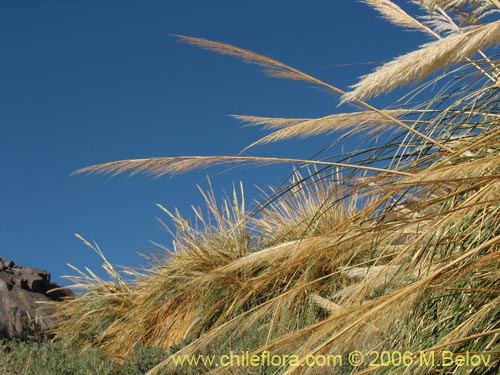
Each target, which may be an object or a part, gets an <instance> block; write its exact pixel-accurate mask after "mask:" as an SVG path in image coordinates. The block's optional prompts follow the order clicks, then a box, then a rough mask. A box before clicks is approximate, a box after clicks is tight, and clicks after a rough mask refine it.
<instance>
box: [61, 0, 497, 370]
mask: <svg viewBox="0 0 500 375" xmlns="http://www.w3.org/2000/svg"><path fill="white" fill-rule="evenodd" d="M365 3H367V4H369V5H370V6H372V7H373V8H374V9H375V10H377V11H379V12H380V13H382V15H383V16H384V17H385V18H386V19H388V20H389V21H390V22H392V23H395V24H397V25H398V26H402V27H404V28H411V29H413V30H417V31H421V32H424V33H426V34H427V35H429V36H430V37H432V38H433V39H434V40H433V41H431V42H429V43H427V44H425V45H423V46H421V47H420V48H419V49H418V50H416V51H413V52H410V53H409V54H407V55H404V56H401V57H398V58H396V59H394V60H393V61H391V62H389V63H387V64H385V65H383V66H381V67H379V68H378V69H376V70H375V71H374V72H372V73H371V74H368V75H367V76H365V77H363V78H362V79H361V80H360V81H359V82H358V83H357V84H356V85H354V86H353V87H352V91H350V92H346V91H345V90H342V89H340V88H337V87H336V86H334V85H331V84H329V83H326V82H323V81H321V80H319V79H317V78H314V77H312V76H310V75H308V74H306V73H303V72H300V71H298V70H296V69H294V68H292V67H290V66H288V65H286V64H283V63H281V62H278V61H276V60H273V59H270V58H268V57H265V56H261V55H258V54H255V53H253V52H249V51H246V50H243V49H241V48H237V47H233V46H230V45H227V44H222V43H218V42H213V41H207V40H204V39H199V38H190V37H180V38H181V39H182V40H183V41H185V42H188V43H190V44H194V45H198V46H201V47H202V48H206V49H209V50H213V51H216V52H219V53H223V54H227V55H232V56H236V57H239V58H242V59H243V60H245V61H247V62H250V63H254V64H258V65H260V66H263V67H264V68H265V70H266V72H267V73H269V74H270V75H272V76H275V77H278V78H290V79H295V80H302V81H306V82H309V83H313V84H315V85H319V86H322V87H324V88H327V89H328V90H330V91H332V92H333V93H335V94H338V95H339V96H340V100H341V102H342V103H353V104H355V106H356V112H345V113H340V114H332V115H330V116H326V117H322V118H318V119H296V118H294V119H283V118H279V119H276V118H263V117H255V116H236V117H237V118H238V119H240V120H242V121H244V122H246V123H247V124H250V125H252V126H263V127H264V128H265V129H267V130H270V131H271V133H270V134H268V135H266V136H265V137H263V138H262V139H261V140H259V141H257V142H254V143H252V144H251V145H249V148H248V149H250V148H251V149H253V147H255V146H257V145H259V144H262V143H270V142H276V141H283V140H287V139H290V138H292V137H307V136H312V135H322V136H326V135H328V134H330V133H333V132H336V133H337V135H338V136H340V138H341V139H346V138H348V137H351V136H352V135H353V134H361V135H363V136H370V138H371V139H373V142H371V143H370V142H367V144H366V145H365V146H364V148H358V149H356V150H354V151H351V152H344V153H342V154H333V155H331V154H327V152H328V150H331V148H329V149H328V150H326V149H325V150H322V151H321V152H318V153H317V154H316V157H315V158H312V159H310V160H298V159H295V158H293V157H290V158H286V159H278V158H268V157H266V158H263V157H258V156H234V157H232V156H208V157H206V156H205V157H199V156H184V157H165V158H155V159H139V160H123V161H117V162H110V163H105V164H101V165H97V166H90V167H86V168H84V169H82V170H80V171H79V172H101V173H112V174H118V173H123V172H127V171H130V172H132V173H150V174H153V175H163V174H167V173H177V172H181V171H185V170H190V169H193V168H199V167H208V166H213V165H220V164H227V163H246V162H253V163H255V162H256V163H277V162H285V163H293V164H295V165H296V170H295V173H294V174H293V176H292V178H291V180H290V182H289V184H288V185H286V186H281V187H279V188H275V189H272V190H271V191H270V193H269V194H268V196H267V197H265V198H263V199H262V200H261V201H260V202H259V203H258V204H257V205H256V206H255V207H254V208H252V209H250V210H249V211H248V209H247V207H246V204H245V201H244V193H243V189H239V191H236V189H235V192H234V194H233V196H232V197H227V198H225V199H223V200H222V203H221V204H218V203H217V201H216V199H215V195H214V194H213V193H211V192H209V193H204V194H205V200H206V203H207V207H208V213H204V212H203V211H202V210H200V209H196V210H195V212H194V218H195V219H194V220H193V221H189V220H187V219H185V218H183V217H182V216H181V215H180V214H179V213H177V212H174V213H172V212H170V211H168V210H166V209H164V208H162V209H163V210H164V211H165V212H166V214H167V215H168V216H169V217H170V218H171V220H172V221H173V223H174V224H175V227H176V231H175V233H174V236H175V241H174V246H173V248H172V249H164V253H163V255H159V256H158V257H156V258H152V259H151V268H150V269H148V270H146V271H145V272H143V273H142V274H139V273H137V274H135V277H134V279H133V281H131V282H129V283H127V282H125V281H124V280H123V278H121V276H120V275H119V274H118V273H116V272H115V271H114V269H113V268H112V267H111V265H109V263H108V262H105V266H106V268H107V270H108V271H109V272H110V274H111V275H112V276H113V278H114V282H113V281H103V280H101V279H99V278H97V277H96V276H95V275H93V274H92V273H91V271H88V272H89V273H88V274H81V275H80V278H79V279H77V280H76V281H77V283H79V284H81V285H83V286H84V287H85V288H86V292H85V293H84V294H82V295H80V296H77V297H76V298H74V299H72V300H68V301H66V302H64V303H62V304H60V305H59V318H60V324H59V326H58V328H57V329H56V331H55V334H56V337H57V338H64V339H71V340H72V341H74V342H77V343H80V344H83V343H85V344H88V345H91V346H92V345H98V346H100V347H102V348H104V349H105V350H106V351H107V352H108V353H110V354H111V355H112V356H114V358H115V359H117V360H123V359H125V358H127V357H129V356H130V355H132V353H133V352H134V350H135V349H136V348H137V347H140V346H141V345H154V346H160V347H164V348H165V349H166V350H167V349H168V350H169V351H170V352H171V351H172V350H173V351H174V355H183V354H193V353H200V352H201V353H209V352H214V351H218V352H219V353H221V354H223V353H224V350H229V349H237V350H248V351H250V352H251V353H253V354H261V353H263V352H265V351H271V352H273V353H283V354H286V353H288V354H294V355H296V356H297V357H298V361H299V362H298V365H297V366H283V367H281V368H275V369H274V370H273V371H274V372H275V373H283V374H292V373H308V372H315V371H316V372H318V373H325V372H324V371H325V369H321V368H312V367H309V366H301V364H305V361H306V359H307V358H308V356H311V355H320V354H322V355H327V354H331V353H341V354H346V353H348V352H350V351H354V350H357V351H360V352H362V353H365V355H368V353H369V352H370V351H378V352H381V351H384V350H386V351H392V352H395V351H399V352H404V351H411V352H412V353H415V355H417V353H424V355H425V353H438V354H439V353H442V351H444V350H446V351H451V352H454V353H465V352H473V353H482V354H484V355H489V354H491V355H493V357H492V359H491V362H490V363H489V365H488V366H479V367H470V366H460V365H459V364H457V363H453V364H452V365H451V366H446V365H445V364H444V363H443V362H442V361H441V360H439V359H437V360H436V361H435V362H432V363H428V364H427V365H426V366H419V363H418V361H416V360H415V361H413V362H412V364H411V365H408V366H385V367H384V366H382V367H370V366H368V362H365V363H364V365H361V366H359V367H349V366H347V367H346V366H344V368H343V369H342V370H341V369H330V370H334V371H337V373H340V371H344V372H347V373H349V372H352V373H359V374H367V373H372V372H373V373H375V372H376V373H391V374H393V373H411V374H419V373H443V374H444V373H453V374H462V373H464V374H465V373H474V374H493V373H496V371H498V368H499V366H500V361H499V357H498V353H499V351H500V281H499V280H500V271H499V265H500V247H499V244H500V221H499V209H500V205H499V195H500V182H499V169H500V158H499V149H500V130H499V128H498V124H499V116H500V108H499V105H500V101H499V99H500V96H499V83H498V82H499V78H498V77H499V74H500V67H499V64H498V61H497V59H496V57H495V56H494V55H492V54H493V53H494V47H495V46H496V44H498V43H499V42H500V23H499V22H500V21H498V15H499V11H500V3H499V2H498V1H496V0H495V1H493V0H491V1H490V0H474V1H465V0H459V1H449V0H446V1H444V0H443V1H430V0H422V1H415V3H416V4H417V5H418V6H419V7H420V10H421V11H422V12H423V13H425V14H426V15H425V16H420V17H417V16H412V15H410V14H409V13H407V12H405V11H404V10H403V9H402V8H401V7H400V6H398V5H397V4H395V3H393V2H391V1H389V0H365ZM487 53H488V54H489V55H488V54H487ZM425 79H427V81H424V82H423V83H421V84H420V86H418V87H417V88H414V89H412V90H409V91H408V93H407V94H406V95H405V96H404V97H402V98H401V99H400V100H399V101H398V102H397V103H396V104H395V105H393V106H391V107H390V108H383V109H378V108H375V107H373V106H372V105H370V104H369V103H368V102H366V100H367V99H369V98H371V97H374V96H377V95H381V94H384V93H388V92H390V91H392V90H393V89H395V88H396V87H400V86H404V85H408V84H412V83H415V82H418V81H422V80H425ZM360 107H361V109H362V110H361V111H360V110H359V108H360ZM87 245H89V246H92V247H94V248H95V249H96V251H98V252H99V253H100V255H101V256H102V257H104V255H103V254H102V253H101V252H100V250H98V248H96V247H95V246H94V245H91V244H88V243H87ZM173 358H174V357H173V356H169V357H168V358H167V359H166V360H165V361H163V362H162V363H161V364H159V365H158V366H156V367H155V368H153V369H151V371H150V374H155V373H157V372H158V371H165V370H168V369H169V368H170V369H173V368H174V364H173ZM415 358H416V357H414V359H415ZM437 358H439V356H438V357H437ZM208 370H211V371H212V372H214V373H223V372H228V373H235V372H236V373H244V372H249V373H252V372H255V371H256V369H255V368H238V369H235V368H231V367H229V368H228V367H218V368H212V369H207V368H200V369H199V372H205V371H208ZM261 370H262V369H261ZM262 371H263V370H262Z"/></svg>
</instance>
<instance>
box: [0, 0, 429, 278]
mask: <svg viewBox="0 0 500 375" xmlns="http://www.w3.org/2000/svg"><path fill="white" fill-rule="evenodd" d="M170 34H184V35H189V36H197V37H203V38H207V39H212V40H216V41H221V42H225V43H230V44H233V45H237V46H239V47H242V48H245V49H249V50H252V51H255V52H258V53H261V54H263V55H267V56H270V57H273V58H275V59H277V60H280V61H283V62H285V63H287V64H289V65H292V66H294V67H296V68H299V69H302V70H304V71H305V72H307V73H310V74H312V75H315V76H317V77H318V78H321V79H322V80H325V81H327V82H330V83H333V84H335V85H337V86H338V87H341V88H346V87H347V86H349V85H350V84H353V83H355V82H356V77H358V76H360V75H362V74H364V73H367V72H368V71H370V70H371V69H372V68H373V66H366V65H355V66H347V67H338V66H337V67H335V66H334V65H337V64H349V63H358V62H366V61H384V60H388V59H390V58H391V57H394V56H397V55H399V54H401V53H404V52H407V51H409V50H411V49H412V48H414V47H415V46H417V45H418V44H420V43H421V42H423V41H425V39H423V37H422V36H421V35H420V34H417V33H409V32H403V31H401V30H399V29H397V28H394V27H392V26H391V25H389V24H387V23H386V22H385V21H383V20H381V19H380V18H379V17H378V15H377V14H376V13H375V12H374V11H373V10H372V9H370V8H368V7H367V6H366V5H364V4H362V3H360V2H358V1H351V0H301V1H298V0H288V1H285V0H267V1H265V0H253V1H247V2H243V1H222V0H215V1H201V0H200V1H193V0H183V1H181V0H177V1H110V0H80V1H71V0H68V1H63V0H60V1H49V0H37V1H29V0H23V1H17V0H0V50H1V59H0V67H1V72H2V79H1V81H0V102H1V108H2V109H1V111H0V126H1V135H0V154H1V157H2V164H3V171H2V180H1V183H0V256H3V257H4V258H7V259H13V260H14V261H15V262H16V263H18V264H22V265H28V266H33V267H39V268H43V269H47V270H49V271H50V272H51V273H52V275H53V279H54V280H55V281H56V282H62V283H66V282H65V281H62V280H61V278H60V277H61V276H62V275H65V274H71V273H73V272H72V271H71V270H70V269H69V268H68V267H67V266H66V263H70V264H73V265H74V266H76V267H79V268H83V267H84V266H89V267H90V268H92V269H93V270H96V271H98V270H99V268H100V260H99V259H98V257H97V256H96V255H95V254H93V253H92V252H91V251H90V250H89V249H87V248H85V247H84V246H83V245H82V244H81V243H80V242H79V241H78V240H77V239H76V238H75V237H74V233H80V234H81V235H83V236H84V237H85V238H87V239H88V240H95V241H97V243H99V245H100V246H101V248H102V249H103V251H104V252H105V254H106V255H107V256H108V258H109V259H110V261H111V262H112V263H115V264H121V265H127V266H140V265H144V264H145V261H144V260H142V258H140V257H139V256H138V255H137V252H138V251H140V250H141V249H153V248H154V247H153V246H152V245H151V244H150V241H154V242H159V243H163V244H166V245H169V244H170V241H171V239H170V238H169V236H168V235H167V234H166V233H165V232H164V231H163V229H161V228H160V226H159V225H158V223H157V221H156V217H160V218H162V219H165V220H166V219H167V218H166V217H165V216H164V215H163V214H162V212H161V211H160V210H159V209H158V208H157V207H156V206H155V204H156V203H160V204H162V205H164V206H165V207H167V208H169V209H174V208H175V207H178V208H179V209H180V211H181V212H183V213H185V214H186V215H189V210H190V208H189V207H190V205H192V204H194V205H199V204H201V202H202V200H201V197H200V194H199V192H198V190H197V188H196V185H197V184H200V185H201V186H202V187H206V186H207V184H206V176H207V175H210V176H211V179H212V184H213V186H214V190H215V192H216V193H217V195H222V194H223V192H224V191H230V190H231V186H232V183H233V182H234V181H236V182H237V181H240V180H242V181H243V183H244V184H245V186H246V187H247V188H248V195H249V196H248V198H247V199H249V200H251V199H253V198H256V197H257V196H256V195H255V189H254V188H253V185H255V184H257V185H260V186H267V185H270V184H271V185H272V184H278V183H280V182H281V181H282V180H283V179H284V178H285V177H286V176H287V174H288V173H289V172H290V171H291V166H290V165H287V166H282V167H260V168H255V167H251V168H243V169H238V170H235V169H231V170H224V169H220V168H215V169H209V170H202V171H195V172H191V173H188V174H183V175H180V176H174V177H172V178H170V177H164V178H161V179H151V178H149V177H146V176H135V177H130V178H127V177H126V176H124V177H117V178H114V179H109V178H107V177H102V176H95V175H91V176H88V175H87V176H85V175H79V176H71V172H72V171H74V170H76V169H78V168H81V167H84V166H87V165H90V164H96V163H100V162H106V161H112V160H119V159H130V158H143V157H153V156H178V155H233V154H236V153H238V152H239V151H241V150H242V149H243V148H244V147H245V146H246V145H248V144H249V143H251V142H252V141H254V140H256V139H257V138H258V137H259V136H262V135H264V134H265V133H264V132H261V131H258V130H257V129H249V128H245V127H242V126H241V125H240V124H239V123H238V122H237V121H236V120H234V119H231V118H229V117H228V116H227V115H228V114H249V115H260V116H270V117H314V116H321V115H327V114H331V113H335V112H338V111H345V110H348V109H349V107H345V108H344V107H341V108H337V105H338V98H337V97H336V96H334V95H331V94H330V93H326V92H324V91H321V90H319V89H317V88H313V87H310V85H308V84H304V83H300V82H293V81H286V80H278V79H273V78H269V77H266V76H265V75H263V74H262V73H261V72H260V71H259V69H258V68H257V67H255V66H252V65H247V64H244V63H242V62H240V61H237V60H236V59H234V58H231V57H227V56H221V55H217V54H215V53H212V52H208V51H204V50H201V49H199V48H197V47H193V46H189V45H186V44H183V43H180V42H178V41H176V40H175V38H172V37H170V36H169V35H170ZM332 139H334V137H330V138H328V139H327V138H326V137H318V138H315V139H312V140H307V141H297V142H287V143H283V144H276V145H272V146H266V147H259V148H256V149H254V150H252V151H251V154H253V155H272V156H290V157H307V156H308V155H312V154H313V153H314V151H315V150H317V149H318V148H319V147H321V146H323V145H326V144H328V143H329V142H330V141H332Z"/></svg>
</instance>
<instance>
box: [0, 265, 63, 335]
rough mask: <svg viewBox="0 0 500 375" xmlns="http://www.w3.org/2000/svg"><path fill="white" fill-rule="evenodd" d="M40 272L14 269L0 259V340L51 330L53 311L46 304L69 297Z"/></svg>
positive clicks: (44, 273) (45, 272) (28, 269)
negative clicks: (52, 290)
mask: <svg viewBox="0 0 500 375" xmlns="http://www.w3.org/2000/svg"><path fill="white" fill-rule="evenodd" d="M55 288H59V286H58V285H57V284H55V283H52V282H51V281H50V273H49V272H47V271H44V270H40V269H36V268H30V267H23V266H18V265H16V264H15V263H14V262H13V261H10V260H5V259H3V258H2V257H0V339H13V338H19V339H27V338H29V337H30V336H31V335H33V334H35V333H44V332H46V331H47V330H49V329H50V328H51V327H53V325H54V323H55V320H54V318H52V317H51V315H52V314H53V312H54V310H53V308H52V307H50V306H49V305H47V304H46V302H50V301H58V300H60V299H61V298H64V297H66V296H70V295H71V294H72V293H71V291H70V290H69V289H63V290H57V291H54V292H51V293H49V291H50V290H51V289H55Z"/></svg>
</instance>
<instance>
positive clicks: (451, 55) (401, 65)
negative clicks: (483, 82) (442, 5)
mask: <svg viewBox="0 0 500 375" xmlns="http://www.w3.org/2000/svg"><path fill="white" fill-rule="evenodd" d="M499 42H500V21H496V22H492V23H489V24H486V25H483V26H479V27H475V28H473V29H471V30H469V31H467V32H465V33H463V34H454V35H450V36H448V37H446V38H444V39H441V40H438V41H436V42H432V43H427V44H424V45H423V46H422V47H421V48H420V49H419V50H416V51H413V52H410V53H408V54H406V55H403V56H400V57H398V58H396V59H395V60H393V61H391V62H389V63H387V64H385V65H383V66H381V67H380V68H378V69H377V70H376V71H375V72H373V73H371V74H369V75H367V76H365V77H364V78H363V79H362V80H361V81H360V82H358V83H357V84H356V85H354V86H351V87H352V88H353V89H354V90H353V91H351V92H348V93H346V94H345V95H343V97H342V103H344V102H350V101H354V100H366V99H369V98H371V97H374V96H377V95H380V94H383V93H387V92H390V91H392V90H394V89H395V88H397V87H400V86H403V85H405V84H408V83H410V82H418V81H421V80H423V79H424V78H425V77H427V76H429V75H430V74H432V73H434V72H435V71H437V70H441V69H446V68H448V67H450V66H451V65H453V64H455V63H458V62H460V61H463V60H465V59H466V58H467V57H470V56H472V55H474V54H475V53H476V52H478V51H479V50H481V49H484V48H487V47H489V46H492V45H494V44H497V43H499Z"/></svg>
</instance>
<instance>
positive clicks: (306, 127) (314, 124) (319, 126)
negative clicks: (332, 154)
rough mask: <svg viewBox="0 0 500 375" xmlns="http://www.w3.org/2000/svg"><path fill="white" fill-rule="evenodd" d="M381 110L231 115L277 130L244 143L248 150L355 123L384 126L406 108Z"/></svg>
mask: <svg viewBox="0 0 500 375" xmlns="http://www.w3.org/2000/svg"><path fill="white" fill-rule="evenodd" d="M382 112H383V113H384V114H385V115H382V114H380V113H377V112H372V111H364V112H351V113H339V114H334V115H330V116H325V117H320V118H315V119H283V118H269V117H255V116H238V115H235V116H233V117H234V118H236V119H238V120H241V121H244V122H246V123H247V124H248V125H264V128H266V129H279V130H277V131H275V132H273V133H271V134H269V135H267V136H265V137H263V138H261V139H259V140H258V141H256V142H254V143H252V144H251V145H249V146H247V147H246V148H245V150H247V149H249V148H251V147H254V146H257V145H260V144H265V143H271V142H278V141H283V140H287V139H290V138H294V137H301V138H306V137H311V136H315V135H320V134H328V133H332V132H335V131H339V130H345V129H349V128H352V127H354V126H358V127H359V131H361V130H362V129H365V128H366V127H367V126H371V125H379V126H387V125H389V124H394V121H392V120H391V119H392V118H398V117H401V116H402V115H404V114H406V113H407V112H408V111H406V110H402V109H396V110H385V111H382Z"/></svg>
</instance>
